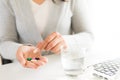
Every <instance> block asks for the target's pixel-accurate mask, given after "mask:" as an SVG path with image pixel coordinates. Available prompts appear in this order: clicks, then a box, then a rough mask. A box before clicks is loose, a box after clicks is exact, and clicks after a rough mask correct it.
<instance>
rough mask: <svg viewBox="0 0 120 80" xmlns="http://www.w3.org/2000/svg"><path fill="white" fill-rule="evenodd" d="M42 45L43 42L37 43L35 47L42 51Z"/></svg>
mask: <svg viewBox="0 0 120 80" xmlns="http://www.w3.org/2000/svg"><path fill="white" fill-rule="evenodd" d="M43 44H44V41H42V42H39V43H38V44H37V45H36V47H37V48H39V49H40V50H42V47H43Z"/></svg>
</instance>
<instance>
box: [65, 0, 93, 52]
mask: <svg viewBox="0 0 120 80" xmlns="http://www.w3.org/2000/svg"><path fill="white" fill-rule="evenodd" d="M73 2H74V3H72V4H73V7H72V8H73V10H72V12H73V16H72V30H73V35H63V38H64V39H65V41H66V43H67V45H68V48H69V49H70V50H72V49H73V48H74V47H75V48H76V46H77V48H84V49H88V48H90V47H91V45H92V43H93V35H92V33H91V30H90V27H91V26H90V22H89V16H88V9H87V3H86V1H85V0H74V1H73Z"/></svg>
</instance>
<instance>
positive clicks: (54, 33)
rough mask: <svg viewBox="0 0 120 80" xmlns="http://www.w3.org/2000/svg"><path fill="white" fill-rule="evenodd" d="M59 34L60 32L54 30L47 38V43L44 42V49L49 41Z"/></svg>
mask: <svg viewBox="0 0 120 80" xmlns="http://www.w3.org/2000/svg"><path fill="white" fill-rule="evenodd" d="M57 34H58V33H56V32H53V33H52V34H50V35H49V36H48V37H47V38H46V39H45V43H44V45H43V46H42V48H43V49H44V48H45V47H46V46H47V45H48V43H49V42H50V41H52V40H53V39H54V38H55V37H56V36H57Z"/></svg>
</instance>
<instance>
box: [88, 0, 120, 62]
mask: <svg viewBox="0 0 120 80" xmlns="http://www.w3.org/2000/svg"><path fill="white" fill-rule="evenodd" d="M88 6H89V10H90V15H91V22H92V31H93V34H94V37H95V41H94V46H93V51H92V53H90V54H88V55H89V58H90V60H91V59H94V60H92V61H93V62H99V61H103V60H106V59H114V58H117V57H120V0H88ZM90 60H89V61H90Z"/></svg>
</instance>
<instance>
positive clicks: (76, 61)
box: [61, 47, 86, 80]
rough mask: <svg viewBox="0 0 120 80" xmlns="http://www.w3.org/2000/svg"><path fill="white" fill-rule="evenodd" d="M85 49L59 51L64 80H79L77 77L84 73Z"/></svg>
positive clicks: (75, 48)
mask: <svg viewBox="0 0 120 80" xmlns="http://www.w3.org/2000/svg"><path fill="white" fill-rule="evenodd" d="M85 52H86V49H84V48H77V47H74V49H71V50H70V49H66V50H63V49H62V50H61V63H62V66H63V69H64V72H65V75H66V77H67V79H66V80H79V79H78V76H79V75H80V74H82V73H83V72H84V54H85Z"/></svg>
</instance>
